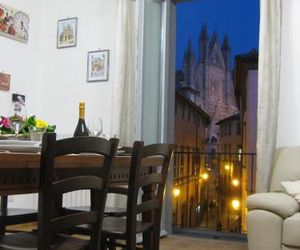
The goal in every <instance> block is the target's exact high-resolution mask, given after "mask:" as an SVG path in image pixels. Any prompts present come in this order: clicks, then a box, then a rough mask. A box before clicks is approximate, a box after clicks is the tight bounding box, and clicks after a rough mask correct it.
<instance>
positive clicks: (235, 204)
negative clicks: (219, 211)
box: [231, 200, 241, 210]
mask: <svg viewBox="0 0 300 250" xmlns="http://www.w3.org/2000/svg"><path fill="white" fill-rule="evenodd" d="M231 206H232V208H233V209H234V210H239V209H240V206H241V204H240V201H239V200H232V201H231Z"/></svg>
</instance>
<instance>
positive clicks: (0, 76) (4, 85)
mask: <svg viewBox="0 0 300 250" xmlns="http://www.w3.org/2000/svg"><path fill="white" fill-rule="evenodd" d="M9 89H10V75H9V74H5V73H0V90H4V91H9Z"/></svg>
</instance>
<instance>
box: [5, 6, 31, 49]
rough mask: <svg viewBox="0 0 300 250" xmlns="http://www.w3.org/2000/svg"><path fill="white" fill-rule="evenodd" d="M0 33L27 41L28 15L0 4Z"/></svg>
mask: <svg viewBox="0 0 300 250" xmlns="http://www.w3.org/2000/svg"><path fill="white" fill-rule="evenodd" d="M0 35H2V36H6V37H9V38H12V39H15V40H17V41H20V42H23V43H27V42H28V35H29V16H28V15H27V14H26V13H25V12H23V11H20V10H16V9H14V8H11V7H9V6H7V5H3V4H0Z"/></svg>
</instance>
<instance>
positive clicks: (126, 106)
mask: <svg viewBox="0 0 300 250" xmlns="http://www.w3.org/2000/svg"><path fill="white" fill-rule="evenodd" d="M136 16H137V15H136V2H135V1H132V0H117V17H116V18H117V41H116V43H117V44H116V58H115V60H116V71H115V76H114V79H115V80H114V87H113V100H112V101H113V108H112V121H111V124H112V126H111V136H118V137H119V138H120V145H128V146H129V145H132V143H133V141H134V140H135V139H136V99H137V97H136V96H137V95H136V92H137V80H136V76H137V73H136V58H137V48H136V45H137V21H136V20H137V18H136Z"/></svg>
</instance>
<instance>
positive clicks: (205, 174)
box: [201, 173, 209, 180]
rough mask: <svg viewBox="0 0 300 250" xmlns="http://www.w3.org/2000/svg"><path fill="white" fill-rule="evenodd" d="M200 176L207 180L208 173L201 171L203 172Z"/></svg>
mask: <svg viewBox="0 0 300 250" xmlns="http://www.w3.org/2000/svg"><path fill="white" fill-rule="evenodd" d="M201 177H202V179H203V180H207V179H208V177H209V175H208V173H203V174H202V175H201Z"/></svg>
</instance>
